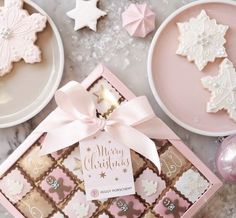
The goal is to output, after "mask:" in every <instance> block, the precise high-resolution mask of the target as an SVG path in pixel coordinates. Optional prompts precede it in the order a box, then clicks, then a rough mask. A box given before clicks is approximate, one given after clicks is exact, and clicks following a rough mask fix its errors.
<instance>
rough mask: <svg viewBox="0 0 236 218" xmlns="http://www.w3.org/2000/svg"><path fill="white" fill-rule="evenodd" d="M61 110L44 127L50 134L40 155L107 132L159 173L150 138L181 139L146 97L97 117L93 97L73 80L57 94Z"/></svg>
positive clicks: (42, 127)
mask: <svg viewBox="0 0 236 218" xmlns="http://www.w3.org/2000/svg"><path fill="white" fill-rule="evenodd" d="M55 99H56V102H57V105H58V108H59V109H58V110H56V111H55V113H54V114H53V115H52V116H50V117H49V119H48V121H47V122H45V123H44V124H43V125H42V126H41V127H40V129H41V131H43V132H47V135H46V137H45V139H44V141H43V144H42V149H41V155H46V154H50V153H53V152H56V151H58V150H61V149H64V148H67V147H69V146H71V145H73V144H75V143H77V142H79V141H82V140H86V138H88V137H90V136H93V135H94V134H96V133H98V132H99V131H103V130H104V131H106V132H108V133H109V134H110V135H111V137H112V138H114V139H115V140H116V141H117V142H119V143H120V144H123V145H125V146H127V147H128V148H130V149H132V150H134V151H136V152H138V153H139V154H141V155H143V156H144V157H146V158H147V159H149V160H150V161H152V162H153V163H154V164H155V166H156V167H157V168H158V169H159V170H160V169H161V166H160V159H159V155H158V153H157V149H156V146H155V143H154V142H153V141H152V140H151V139H150V138H152V139H172V140H174V139H179V138H178V136H176V134H175V133H174V132H173V131H172V130H171V129H169V127H168V126H167V125H166V124H165V123H163V122H162V121H161V120H160V119H159V118H157V117H156V116H155V114H154V112H153V110H152V108H151V106H150V104H149V102H148V100H147V98H146V97H145V96H141V97H137V98H133V99H131V100H130V101H128V102H125V103H123V104H121V105H120V106H119V107H118V108H116V109H115V110H114V111H113V112H112V113H111V114H110V116H109V117H108V119H104V118H98V117H97V116H96V104H95V102H94V100H93V96H92V94H91V93H89V92H88V91H87V90H86V89H85V88H84V87H83V86H82V85H81V84H79V83H77V82H75V81H72V82H69V83H68V84H67V85H65V86H64V87H62V88H61V89H60V90H58V91H57V92H56V94H55Z"/></svg>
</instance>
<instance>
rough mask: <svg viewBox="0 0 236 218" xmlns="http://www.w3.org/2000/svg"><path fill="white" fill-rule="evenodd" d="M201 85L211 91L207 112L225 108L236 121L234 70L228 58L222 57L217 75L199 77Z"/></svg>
mask: <svg viewBox="0 0 236 218" xmlns="http://www.w3.org/2000/svg"><path fill="white" fill-rule="evenodd" d="M201 82H202V85H203V86H204V87H205V88H207V89H208V90H209V91H211V99H210V101H209V102H208V104H207V112H210V113H215V112H217V111H219V110H222V109H225V110H227V112H228V113H229V116H230V117H231V118H232V119H233V120H235V121H236V71H235V68H234V66H233V63H232V62H231V61H230V60H229V59H227V58H226V59H224V60H223V62H222V63H221V65H220V70H219V74H218V75H217V76H214V77H213V76H206V77H203V78H202V79H201Z"/></svg>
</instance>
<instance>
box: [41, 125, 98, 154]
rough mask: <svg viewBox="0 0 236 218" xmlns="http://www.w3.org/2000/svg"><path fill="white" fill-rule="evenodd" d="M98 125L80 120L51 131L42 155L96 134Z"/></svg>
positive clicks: (46, 138) (45, 141)
mask: <svg viewBox="0 0 236 218" xmlns="http://www.w3.org/2000/svg"><path fill="white" fill-rule="evenodd" d="M98 130H99V129H98V127H97V125H91V124H90V125H88V124H84V123H82V122H80V121H73V122H71V123H69V124H67V125H64V126H62V127H60V128H57V129H53V130H51V131H49V132H48V133H47V135H46V137H45V139H44V141H43V143H42V148H41V150H40V155H47V154H51V153H53V152H56V151H59V150H62V149H65V148H67V147H70V146H72V145H74V144H75V143H77V142H79V141H81V140H83V139H86V138H88V137H90V136H92V135H94V134H95V133H96V132H97V131H98Z"/></svg>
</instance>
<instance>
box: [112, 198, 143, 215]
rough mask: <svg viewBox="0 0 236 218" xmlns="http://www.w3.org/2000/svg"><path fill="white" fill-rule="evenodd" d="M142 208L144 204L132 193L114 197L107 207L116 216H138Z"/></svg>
mask: <svg viewBox="0 0 236 218" xmlns="http://www.w3.org/2000/svg"><path fill="white" fill-rule="evenodd" d="M144 210H145V206H144V205H143V204H142V203H141V202H140V201H139V200H138V199H137V198H135V197H134V196H133V195H129V196H124V197H118V198H115V199H114V200H113V201H112V203H111V205H110V206H109V208H108V211H109V212H110V213H111V214H112V215H113V216H114V217H116V218H118V217H122V218H138V217H140V216H141V214H142V213H143V212H144Z"/></svg>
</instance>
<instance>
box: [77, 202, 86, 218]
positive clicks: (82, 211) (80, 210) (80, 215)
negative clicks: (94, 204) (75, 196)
mask: <svg viewBox="0 0 236 218" xmlns="http://www.w3.org/2000/svg"><path fill="white" fill-rule="evenodd" d="M73 210H74V211H75V214H76V217H77V218H85V217H87V216H88V214H89V204H87V205H86V204H83V203H79V204H75V205H73Z"/></svg>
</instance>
